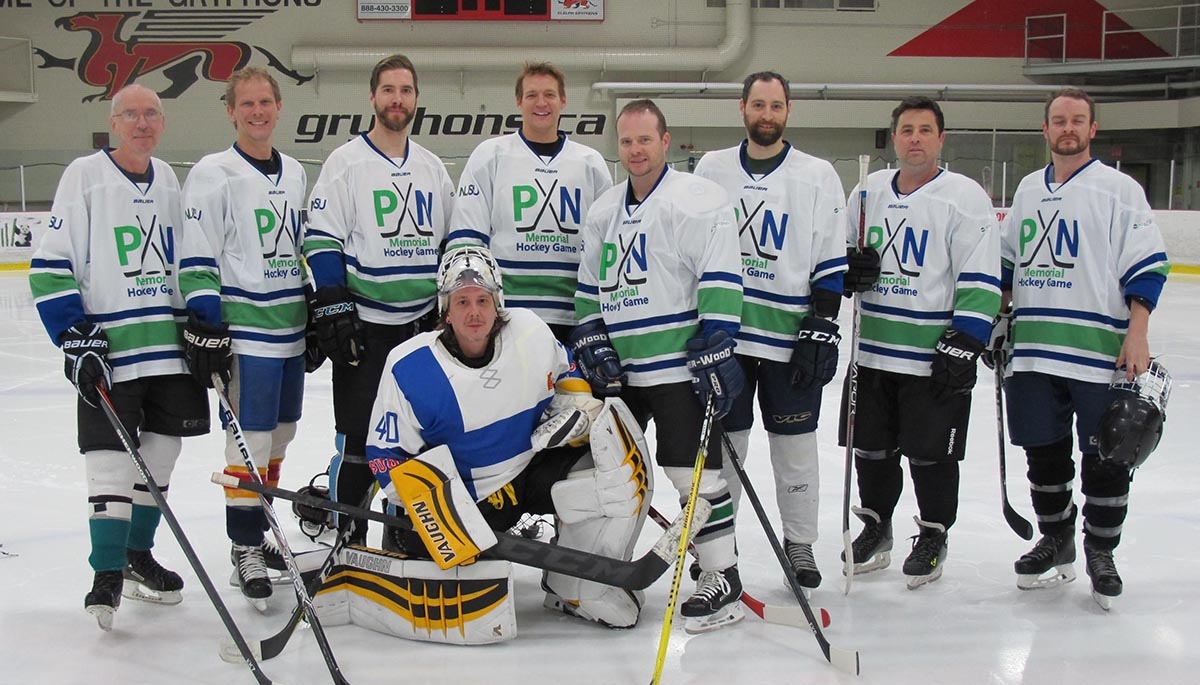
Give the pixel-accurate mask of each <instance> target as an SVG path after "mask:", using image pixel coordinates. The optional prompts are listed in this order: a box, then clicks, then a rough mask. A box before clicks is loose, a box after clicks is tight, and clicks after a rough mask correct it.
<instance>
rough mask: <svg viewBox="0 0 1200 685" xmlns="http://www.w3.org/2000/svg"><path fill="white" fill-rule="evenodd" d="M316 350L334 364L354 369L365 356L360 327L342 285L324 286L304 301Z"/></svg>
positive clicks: (351, 299) (348, 296)
mask: <svg viewBox="0 0 1200 685" xmlns="http://www.w3.org/2000/svg"><path fill="white" fill-rule="evenodd" d="M308 315H309V318H310V319H311V320H312V325H313V328H314V329H315V330H316V333H317V347H318V348H319V349H320V350H321V352H324V353H325V356H327V357H329V358H330V359H332V360H333V361H334V362H336V363H342V364H350V365H351V366H356V365H358V362H359V360H360V359H362V358H363V355H364V354H365V352H366V342H365V341H364V337H365V336H364V333H363V324H362V321H360V320H359V318H358V308H357V307H355V306H354V298H353V297H352V296H351V295H350V291H349V290H348V289H347V288H346V286H344V285H327V286H325V287H324V288H321V289H319V290H317V292H316V293H314V294H313V296H312V299H311V300H309V301H308Z"/></svg>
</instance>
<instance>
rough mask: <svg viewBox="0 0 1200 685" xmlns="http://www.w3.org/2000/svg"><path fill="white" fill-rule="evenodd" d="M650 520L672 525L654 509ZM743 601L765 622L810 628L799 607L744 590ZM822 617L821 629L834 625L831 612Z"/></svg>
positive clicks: (663, 525)
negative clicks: (763, 597)
mask: <svg viewBox="0 0 1200 685" xmlns="http://www.w3.org/2000/svg"><path fill="white" fill-rule="evenodd" d="M650 518H651V519H652V520H653V521H654V522H655V523H657V524H658V525H659V527H660V528H662V529H664V530H665V529H666V528H667V526H668V525H670V522H669V521H667V517H665V516H663V515H662V513H661V512H660V511H659V510H657V509H655V508H654V507H650ZM688 552H689V553H691V555H692V557H693V558H695V557H696V548H695V546H692V545H689V546H688ZM741 600H742V604H745V605H746V608H747V609H749V610H750V611H752V612H754V615H755V616H757V617H759V618H760V619H762V620H763V621H766V622H767V623H775V624H777V625H781V626H792V627H793V628H806V629H807V628H808V619H806V618H805V617H804V612H802V611H801V610H800V608H799V607H785V606H780V605H777V604H766V603H764V602H761V601H759V600H757V599H755V598H754V596H753V595H751V594H750V593H749V592H746V591H745V590H742V597H741ZM820 615H821V627H822V628H828V627H829V625H830V623H832V619H831V618H830V617H829V612H828V611H826V610H825V609H824V607H822V608H821V610H820Z"/></svg>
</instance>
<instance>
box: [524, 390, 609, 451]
mask: <svg viewBox="0 0 1200 685" xmlns="http://www.w3.org/2000/svg"><path fill="white" fill-rule="evenodd" d="M602 409H604V403H603V402H601V401H600V400H598V399H596V398H595V397H592V391H591V388H590V387H589V386H588V383H587V381H585V380H583V379H582V378H576V377H574V376H568V377H566V378H563V379H561V380H559V381H558V382H557V383H555V384H554V398H553V399H551V400H550V406H548V407H546V411H545V412H543V413H542V423H541V424H540V425H539V426H538V427H537V428H535V429H534V431H533V435H531V436H530V442H531V443H532V444H533V449H534V450H535V451H538V452H540V451H542V450H544V449H552V448H555V447H562V446H563V445H568V444H569V445H578V444H582V443H583V442H586V436H587V435H588V431H589V430H591V427H592V421H594V420H595V419H596V417H597V416H599V415H600V411H601V410H602Z"/></svg>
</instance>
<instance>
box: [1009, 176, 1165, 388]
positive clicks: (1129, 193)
mask: <svg viewBox="0 0 1200 685" xmlns="http://www.w3.org/2000/svg"><path fill="white" fill-rule="evenodd" d="M1053 181H1054V169H1053V167H1052V166H1050V167H1046V168H1045V169H1039V170H1038V171H1035V172H1033V173H1031V174H1029V175H1028V176H1026V177H1025V178H1023V179H1022V180H1021V183H1020V185H1018V186H1017V192H1016V193H1015V194H1014V195H1013V204H1012V208H1011V209H1010V210H1009V212H1008V214H1007V216H1005V218H1004V224H1003V228H1002V235H1003V247H1002V256H1003V259H1004V277H1005V287H1006V288H1007V287H1011V288H1012V298H1013V312H1014V313H1013V328H1012V335H1013V343H1014V347H1013V357H1012V365H1011V369H1012V370H1013V371H1037V372H1041V373H1046V374H1051V375H1054V376H1062V377H1066V378H1074V379H1077V380H1081V381H1088V382H1095V383H1107V382H1109V381H1110V380H1111V379H1112V374H1113V368H1114V366H1115V363H1116V359H1117V357H1118V356H1119V355H1120V352H1121V344H1122V343H1123V342H1124V340H1125V333H1126V331H1127V330H1128V328H1129V305H1128V304H1126V300H1125V298H1126V297H1129V296H1137V297H1141V298H1143V299H1145V300H1147V301H1148V302H1150V303H1151V305H1155V304H1157V302H1158V296H1159V294H1160V293H1161V291H1162V286H1163V283H1164V282H1165V280H1166V276H1167V272H1168V271H1169V270H1170V265H1169V264H1168V263H1167V254H1166V249H1165V248H1164V247H1163V239H1162V234H1161V233H1160V232H1159V228H1158V225H1157V224H1156V223H1155V221H1154V214H1153V212H1151V211H1150V205H1149V204H1148V203H1147V202H1146V195H1145V192H1144V191H1143V190H1142V187H1141V186H1140V185H1138V184H1137V182H1136V181H1134V180H1133V179H1132V178H1130V177H1129V176H1127V175H1125V174H1123V173H1121V172H1119V171H1117V170H1116V169H1113V168H1111V167H1108V166H1105V165H1104V164H1103V163H1101V162H1100V161H1099V160H1095V159H1093V160H1092V161H1090V162H1088V163H1087V164H1086V165H1085V166H1084V167H1083V168H1081V169H1079V170H1078V171H1076V172H1075V174H1074V175H1072V176H1071V178H1069V179H1067V181H1066V182H1065V183H1062V184H1061V185H1056V184H1055V183H1054V182H1053Z"/></svg>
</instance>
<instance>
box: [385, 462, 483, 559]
mask: <svg viewBox="0 0 1200 685" xmlns="http://www.w3.org/2000/svg"><path fill="white" fill-rule="evenodd" d="M389 475H391V478H392V485H393V486H394V487H395V488H396V494H397V495H398V496H399V498H400V501H401V502H403V503H404V509H405V511H406V512H407V513H408V517H409V518H410V519H412V522H413V530H415V531H417V533H418V534H419V535H420V536H421V539H422V540H423V541H424V542H425V548H426V549H428V550H429V553H430V555H432V557H433V559H434V561H436V562H437V565H438V566H439V567H440V568H442V569H448V568H452V567H454V566H457V565H459V564H469V563H471V562H472V561H474V559H475V558H476V557H478V556H479V554H480V552H482V551H483V550H485V549H487V548H489V547H491V546H493V545H495V544H496V534H495V533H494V532H493V531H492V529H491V527H490V526H488V524H487V521H485V520H484V518H483V514H482V513H480V511H479V507H477V506H476V504H475V500H474V498H472V497H471V495H470V493H468V492H467V488H466V486H465V485H463V482H462V479H461V478H459V476H458V468H457V467H456V466H455V465H454V456H453V455H452V454H451V453H450V448H449V447H446V446H445V445H442V446H439V447H435V448H433V449H431V450H429V451H427V452H423V453H421V454H420V455H418V456H417V457H416V458H414V459H409V460H408V461H406V462H404V463H403V464H400V465H399V466H397V467H395V468H393V469H392V470H391V471H390V472H389Z"/></svg>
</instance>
